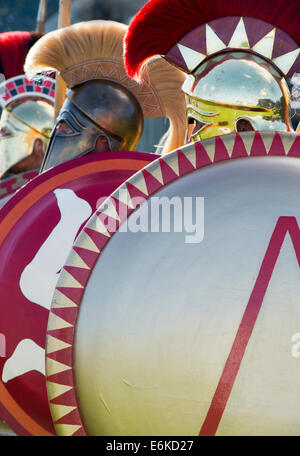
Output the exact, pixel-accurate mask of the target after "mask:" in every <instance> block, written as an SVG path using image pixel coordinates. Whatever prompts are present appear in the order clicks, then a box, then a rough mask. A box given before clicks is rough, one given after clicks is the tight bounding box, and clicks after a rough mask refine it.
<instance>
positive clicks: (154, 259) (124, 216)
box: [46, 132, 300, 436]
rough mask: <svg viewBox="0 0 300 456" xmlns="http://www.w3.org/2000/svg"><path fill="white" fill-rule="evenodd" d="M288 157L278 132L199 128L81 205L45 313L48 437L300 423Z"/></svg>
mask: <svg viewBox="0 0 300 456" xmlns="http://www.w3.org/2000/svg"><path fill="white" fill-rule="evenodd" d="M299 157H300V137H299V136H296V135H293V134H291V133H278V132H276V133H269V132H268V133H267V132H266V133H265V132H260V133H259V132H253V133H252V132H251V133H241V134H233V135H226V136H222V137H217V138H211V139H208V140H205V141H202V142H198V143H195V144H192V145H188V146H186V147H183V148H181V150H176V151H174V152H171V153H170V154H168V155H166V156H163V157H161V158H159V159H158V160H156V161H155V162H153V163H151V164H150V165H148V166H147V167H146V168H144V169H143V170H141V171H140V172H138V173H137V174H136V175H134V176H133V177H131V178H130V179H129V180H127V182H125V183H124V184H123V185H122V186H121V187H120V188H119V189H117V190H116V191H115V192H114V193H113V194H112V195H111V196H110V197H109V198H108V199H107V201H106V202H104V203H103V205H102V207H100V208H99V209H98V210H97V211H96V212H95V213H94V215H93V216H92V217H91V219H90V220H89V221H88V222H87V224H86V225H85V227H84V229H83V230H82V232H81V233H80V235H79V236H78V238H77V240H76V242H75V244H74V246H73V250H72V251H71V253H70V255H69V257H68V260H67V262H66V265H65V266H64V268H63V269H62V271H61V274H60V278H59V280H58V283H57V288H56V291H55V293H54V298H53V302H52V306H51V311H50V317H49V322H48V330H47V343H46V352H47V361H46V372H47V384H48V395H49V402H50V408H51V412H52V416H53V420H54V425H55V428H56V432H57V434H59V435H105V436H107V435H131V436H132V435H156V436H158V435H180V436H182V435H186V436H188V435H198V434H200V435H271V434H272V435H288V434H300V412H299V410H300V399H299V397H300V395H299V393H300V359H299V357H300V348H299V346H300V343H299V340H300V306H299V293H300V280H299V279H300V274H299V264H300V230H299V222H300V206H299V201H300V160H299ZM108 214H110V218H109V217H108ZM113 222H114V223H115V227H114V223H113ZM78 255H79V257H80V260H81V261H83V262H84V266H80V265H79V263H78V261H79V259H78Z"/></svg>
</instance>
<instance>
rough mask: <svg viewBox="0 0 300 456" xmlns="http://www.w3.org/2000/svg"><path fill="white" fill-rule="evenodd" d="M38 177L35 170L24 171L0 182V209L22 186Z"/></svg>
mask: <svg viewBox="0 0 300 456" xmlns="http://www.w3.org/2000/svg"><path fill="white" fill-rule="evenodd" d="M37 175H38V171H37V170H33V171H26V172H25V173H20V174H17V175H16V176H14V177H10V178H9V179H5V180H0V208H1V207H2V206H4V204H5V203H6V202H7V201H8V200H9V199H10V198H11V197H12V195H13V194H14V193H15V192H16V191H17V190H18V189H19V188H21V187H23V185H25V184H27V183H28V182H29V181H30V180H31V179H33V178H34V177H36V176H37Z"/></svg>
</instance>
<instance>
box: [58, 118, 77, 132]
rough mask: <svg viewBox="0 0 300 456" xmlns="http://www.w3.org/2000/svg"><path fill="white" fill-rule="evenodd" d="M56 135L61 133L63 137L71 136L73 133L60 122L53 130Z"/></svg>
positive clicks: (62, 121) (64, 123)
mask: <svg viewBox="0 0 300 456" xmlns="http://www.w3.org/2000/svg"><path fill="white" fill-rule="evenodd" d="M55 131H56V133H62V134H63V135H71V134H73V133H74V130H73V129H72V128H71V127H70V126H69V125H68V124H67V122H65V121H64V120H61V121H60V122H59V123H58V124H57V125H56V128H55Z"/></svg>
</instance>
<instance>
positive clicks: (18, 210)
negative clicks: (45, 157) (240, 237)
mask: <svg viewBox="0 0 300 456" xmlns="http://www.w3.org/2000/svg"><path fill="white" fill-rule="evenodd" d="M155 158H157V156H156V155H154V154H144V153H138V152H110V153H102V154H90V155H86V156H84V157H80V158H77V159H74V160H72V161H69V162H67V163H64V164H62V165H59V166H57V167H55V168H52V169H51V170H49V171H47V172H45V173H43V174H41V175H39V176H38V177H36V178H35V179H34V180H32V181H31V182H29V183H28V184H27V185H26V186H25V187H23V188H22V189H20V190H19V191H18V192H17V193H16V194H15V195H14V196H13V197H12V198H11V199H10V200H9V201H8V202H7V203H6V204H5V206H4V207H3V208H2V209H1V211H0V256H1V263H0V312H1V318H0V416H1V418H2V419H4V420H5V421H6V422H7V423H8V424H9V426H11V428H12V429H13V430H14V431H15V432H16V433H17V434H20V435H49V434H53V433H54V428H53V424H52V419H51V415H50V410H49V405H48V399H47V392H46V382H45V338H46V328H47V320H48V314H49V308H50V305H51V299H52V295H53V292H54V289H55V284H56V280H57V278H58V274H59V271H60V269H61V268H62V266H63V265H64V263H65V260H66V258H67V255H68V253H69V251H70V249H71V247H72V244H73V241H74V238H75V237H76V236H77V234H78V232H79V231H80V229H81V227H82V226H83V225H84V223H85V222H86V220H87V219H88V218H89V217H90V216H91V215H92V213H93V212H94V211H95V209H96V208H97V207H98V205H99V204H101V202H102V200H103V198H104V199H105V198H107V196H109V195H110V194H111V192H112V191H114V190H115V189H116V188H117V187H118V186H119V185H120V184H121V183H122V182H124V181H125V180H126V179H127V178H129V177H130V176H131V175H133V174H134V173H136V171H138V170H139V169H141V168H142V167H144V166H146V165H147V164H149V163H150V162H151V161H153V160H154V159H155ZM80 264H81V266H83V265H84V263H83V262H82V261H81V262H80Z"/></svg>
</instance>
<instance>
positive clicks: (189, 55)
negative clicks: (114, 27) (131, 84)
mask: <svg viewBox="0 0 300 456" xmlns="http://www.w3.org/2000/svg"><path fill="white" fill-rule="evenodd" d="M299 7H300V1H299V0H297V1H295V2H288V1H287V0H283V1H281V2H280V4H279V5H277V4H276V5H274V2H272V1H271V0H266V1H265V2H264V3H263V5H262V4H261V3H260V2H257V1H256V0H255V1H254V0H249V1H247V2H240V1H238V0H231V1H229V2H226V3H224V2H223V1H221V0H220V1H219V0H218V1H215V0H214V1H213V0H207V1H205V2H204V1H202V0H193V1H192V0H181V1H179V0H174V1H173V0H172V1H170V0H150V1H149V2H148V3H147V5H146V6H145V7H144V8H142V10H141V11H140V12H139V13H138V14H137V16H136V17H135V18H134V19H133V21H132V23H131V24H130V26H129V30H128V33H127V35H126V38H125V42H126V52H125V63H126V68H127V72H128V74H129V75H130V76H132V77H136V76H137V75H138V74H139V71H140V69H141V68H142V64H143V63H144V62H145V61H146V60H147V59H149V58H151V57H152V56H153V55H156V54H160V55H162V56H163V57H164V58H165V59H166V60H167V61H168V62H170V63H172V64H173V65H175V66H176V67H177V68H180V69H181V70H182V71H183V72H185V73H187V74H188V75H189V76H188V78H187V80H186V81H185V83H184V85H183V87H182V90H183V92H184V93H185V96H186V114H187V124H186V139H185V141H186V142H189V141H195V140H199V139H204V138H208V137H212V136H217V135H224V134H228V133H232V132H235V131H247V130H260V131H261V130H281V131H291V130H292V127H291V121H290V94H289V90H288V86H287V84H286V81H285V78H286V77H289V76H291V75H292V74H293V73H294V72H295V71H297V69H298V68H299V67H300V56H299V55H300V49H299V45H300V33H299V27H298V25H297V19H296V17H297V15H298V11H299ZM170 12H171V13H170ZM162 24H164V27H162ZM150 61H151V60H150Z"/></svg>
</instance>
